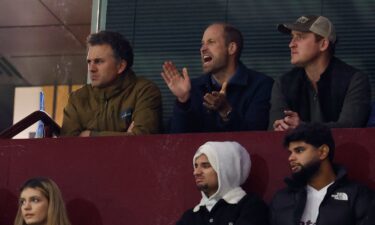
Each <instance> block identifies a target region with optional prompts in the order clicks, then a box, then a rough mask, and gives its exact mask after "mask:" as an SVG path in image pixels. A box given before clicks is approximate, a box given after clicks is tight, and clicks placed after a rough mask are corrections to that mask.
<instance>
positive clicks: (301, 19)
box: [297, 16, 309, 23]
mask: <svg viewBox="0 0 375 225" xmlns="http://www.w3.org/2000/svg"><path fill="white" fill-rule="evenodd" d="M307 21H309V18H307V17H305V16H301V17H300V18H298V19H297V23H306V22H307Z"/></svg>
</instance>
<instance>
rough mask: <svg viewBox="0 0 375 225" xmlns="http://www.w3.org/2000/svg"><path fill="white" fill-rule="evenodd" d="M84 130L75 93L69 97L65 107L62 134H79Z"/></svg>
mask: <svg viewBox="0 0 375 225" xmlns="http://www.w3.org/2000/svg"><path fill="white" fill-rule="evenodd" d="M82 131H83V128H82V127H81V124H80V121H79V117H78V112H77V108H76V106H75V103H74V95H73V94H72V95H71V96H70V97H69V100H68V104H67V105H66V106H65V108H64V117H63V123H62V127H61V136H78V135H79V134H80V133H81V132H82Z"/></svg>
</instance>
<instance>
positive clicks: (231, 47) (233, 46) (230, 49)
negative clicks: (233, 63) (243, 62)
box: [228, 42, 238, 55]
mask: <svg viewBox="0 0 375 225" xmlns="http://www.w3.org/2000/svg"><path fill="white" fill-rule="evenodd" d="M237 48H238V46H237V44H236V42H231V43H229V44H228V53H229V55H234V54H236V52H237Z"/></svg>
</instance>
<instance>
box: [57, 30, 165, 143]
mask: <svg viewBox="0 0 375 225" xmlns="http://www.w3.org/2000/svg"><path fill="white" fill-rule="evenodd" d="M87 45H88V53H87V65H88V71H89V75H90V79H91V84H87V85H85V86H83V87H82V88H81V89H79V90H77V91H75V92H73V93H72V94H71V96H70V98H69V102H68V104H67V106H66V107H65V109H64V119H63V125H62V130H61V134H62V136H81V137H87V136H113V135H140V134H152V133H158V132H159V131H160V126H161V94H160V91H159V89H158V87H157V86H156V85H155V84H153V83H152V82H150V81H148V80H146V79H143V78H138V77H136V75H135V73H134V72H133V71H132V69H131V66H132V65H133V50H132V48H131V46H130V44H129V42H128V41H127V40H126V39H125V38H124V37H123V36H122V35H121V34H119V33H117V32H110V31H101V32H98V33H94V34H91V35H90V36H89V37H88V40H87Z"/></svg>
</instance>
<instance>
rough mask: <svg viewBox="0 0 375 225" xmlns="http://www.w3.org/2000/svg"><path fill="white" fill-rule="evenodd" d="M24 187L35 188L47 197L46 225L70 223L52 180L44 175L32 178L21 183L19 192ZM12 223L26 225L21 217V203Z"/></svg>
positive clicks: (62, 201) (58, 191) (67, 224)
mask: <svg viewBox="0 0 375 225" xmlns="http://www.w3.org/2000/svg"><path fill="white" fill-rule="evenodd" d="M26 188H33V189H37V190H39V191H40V192H41V193H42V194H43V195H44V196H45V197H46V198H47V199H48V213H47V223H46V225H71V224H70V221H69V219H68V216H67V213H66V209H65V204H64V200H63V198H62V196H61V192H60V189H59V187H58V186H57V185H56V183H55V182H54V181H53V180H51V179H49V178H44V177H36V178H32V179H30V180H28V181H26V182H25V183H24V184H23V185H22V187H21V188H20V194H21V193H22V191H23V190H25V189H26ZM14 225H27V224H26V223H25V221H24V220H23V217H22V212H21V205H19V206H18V211H17V216H16V219H15V220H14Z"/></svg>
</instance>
